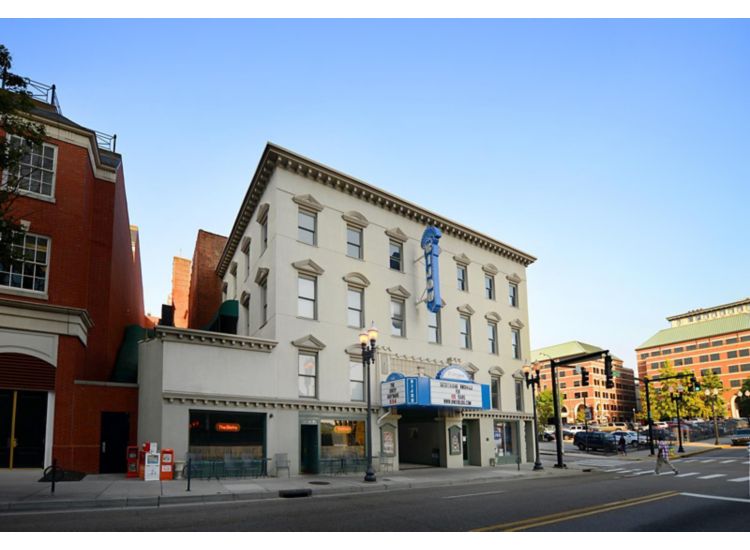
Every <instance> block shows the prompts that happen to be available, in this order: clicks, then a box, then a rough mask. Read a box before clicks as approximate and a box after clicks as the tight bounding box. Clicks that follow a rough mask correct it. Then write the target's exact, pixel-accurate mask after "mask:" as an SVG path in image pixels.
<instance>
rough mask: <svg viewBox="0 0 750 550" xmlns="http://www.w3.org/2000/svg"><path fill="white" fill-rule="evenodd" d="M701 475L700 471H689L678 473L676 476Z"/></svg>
mask: <svg viewBox="0 0 750 550" xmlns="http://www.w3.org/2000/svg"><path fill="white" fill-rule="evenodd" d="M697 475H700V472H689V473H687V474H677V475H676V476H675V477H690V476H697Z"/></svg>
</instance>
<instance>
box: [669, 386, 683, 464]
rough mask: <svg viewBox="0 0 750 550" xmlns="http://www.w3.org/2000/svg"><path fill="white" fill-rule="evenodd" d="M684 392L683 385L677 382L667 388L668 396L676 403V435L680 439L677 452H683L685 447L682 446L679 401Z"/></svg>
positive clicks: (680, 401)
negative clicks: (675, 384)
mask: <svg viewBox="0 0 750 550" xmlns="http://www.w3.org/2000/svg"><path fill="white" fill-rule="evenodd" d="M683 393H685V386H683V385H682V384H677V387H676V388H675V387H674V386H671V387H670V388H669V397H670V398H671V399H672V401H674V402H675V404H676V405H677V436H678V437H679V440H680V447H679V448H678V449H677V452H678V453H684V452H685V449H683V448H682V421H681V420H680V403H682V394H683Z"/></svg>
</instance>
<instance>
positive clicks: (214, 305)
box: [188, 229, 227, 329]
mask: <svg viewBox="0 0 750 550" xmlns="http://www.w3.org/2000/svg"><path fill="white" fill-rule="evenodd" d="M226 243H227V238H226V237H222V236H221V235H216V234H214V233H209V232H208V231H203V230H202V229H201V230H199V231H198V237H197V238H196V241H195V251H194V252H193V262H192V263H193V268H192V274H191V279H190V305H189V308H188V309H189V312H190V313H189V325H188V326H189V327H190V328H197V329H200V328H203V327H204V326H206V325H207V324H208V323H210V322H211V319H213V317H214V315H216V312H217V310H218V309H219V306H220V305H221V279H220V278H219V276H218V275H217V274H216V266H217V265H218V264H219V259H220V258H221V253H222V252H223V250H224V246H225V245H226Z"/></svg>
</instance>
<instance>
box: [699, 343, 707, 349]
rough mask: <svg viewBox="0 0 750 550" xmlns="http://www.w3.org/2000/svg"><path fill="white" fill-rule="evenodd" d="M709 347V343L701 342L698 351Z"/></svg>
mask: <svg viewBox="0 0 750 550" xmlns="http://www.w3.org/2000/svg"><path fill="white" fill-rule="evenodd" d="M707 347H708V342H701V343H700V344H698V349H705V348H707Z"/></svg>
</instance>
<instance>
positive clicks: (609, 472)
mask: <svg viewBox="0 0 750 550" xmlns="http://www.w3.org/2000/svg"><path fill="white" fill-rule="evenodd" d="M622 471H623V469H622V468H615V469H614V470H604V472H605V473H608V474H611V473H612V472H622Z"/></svg>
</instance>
